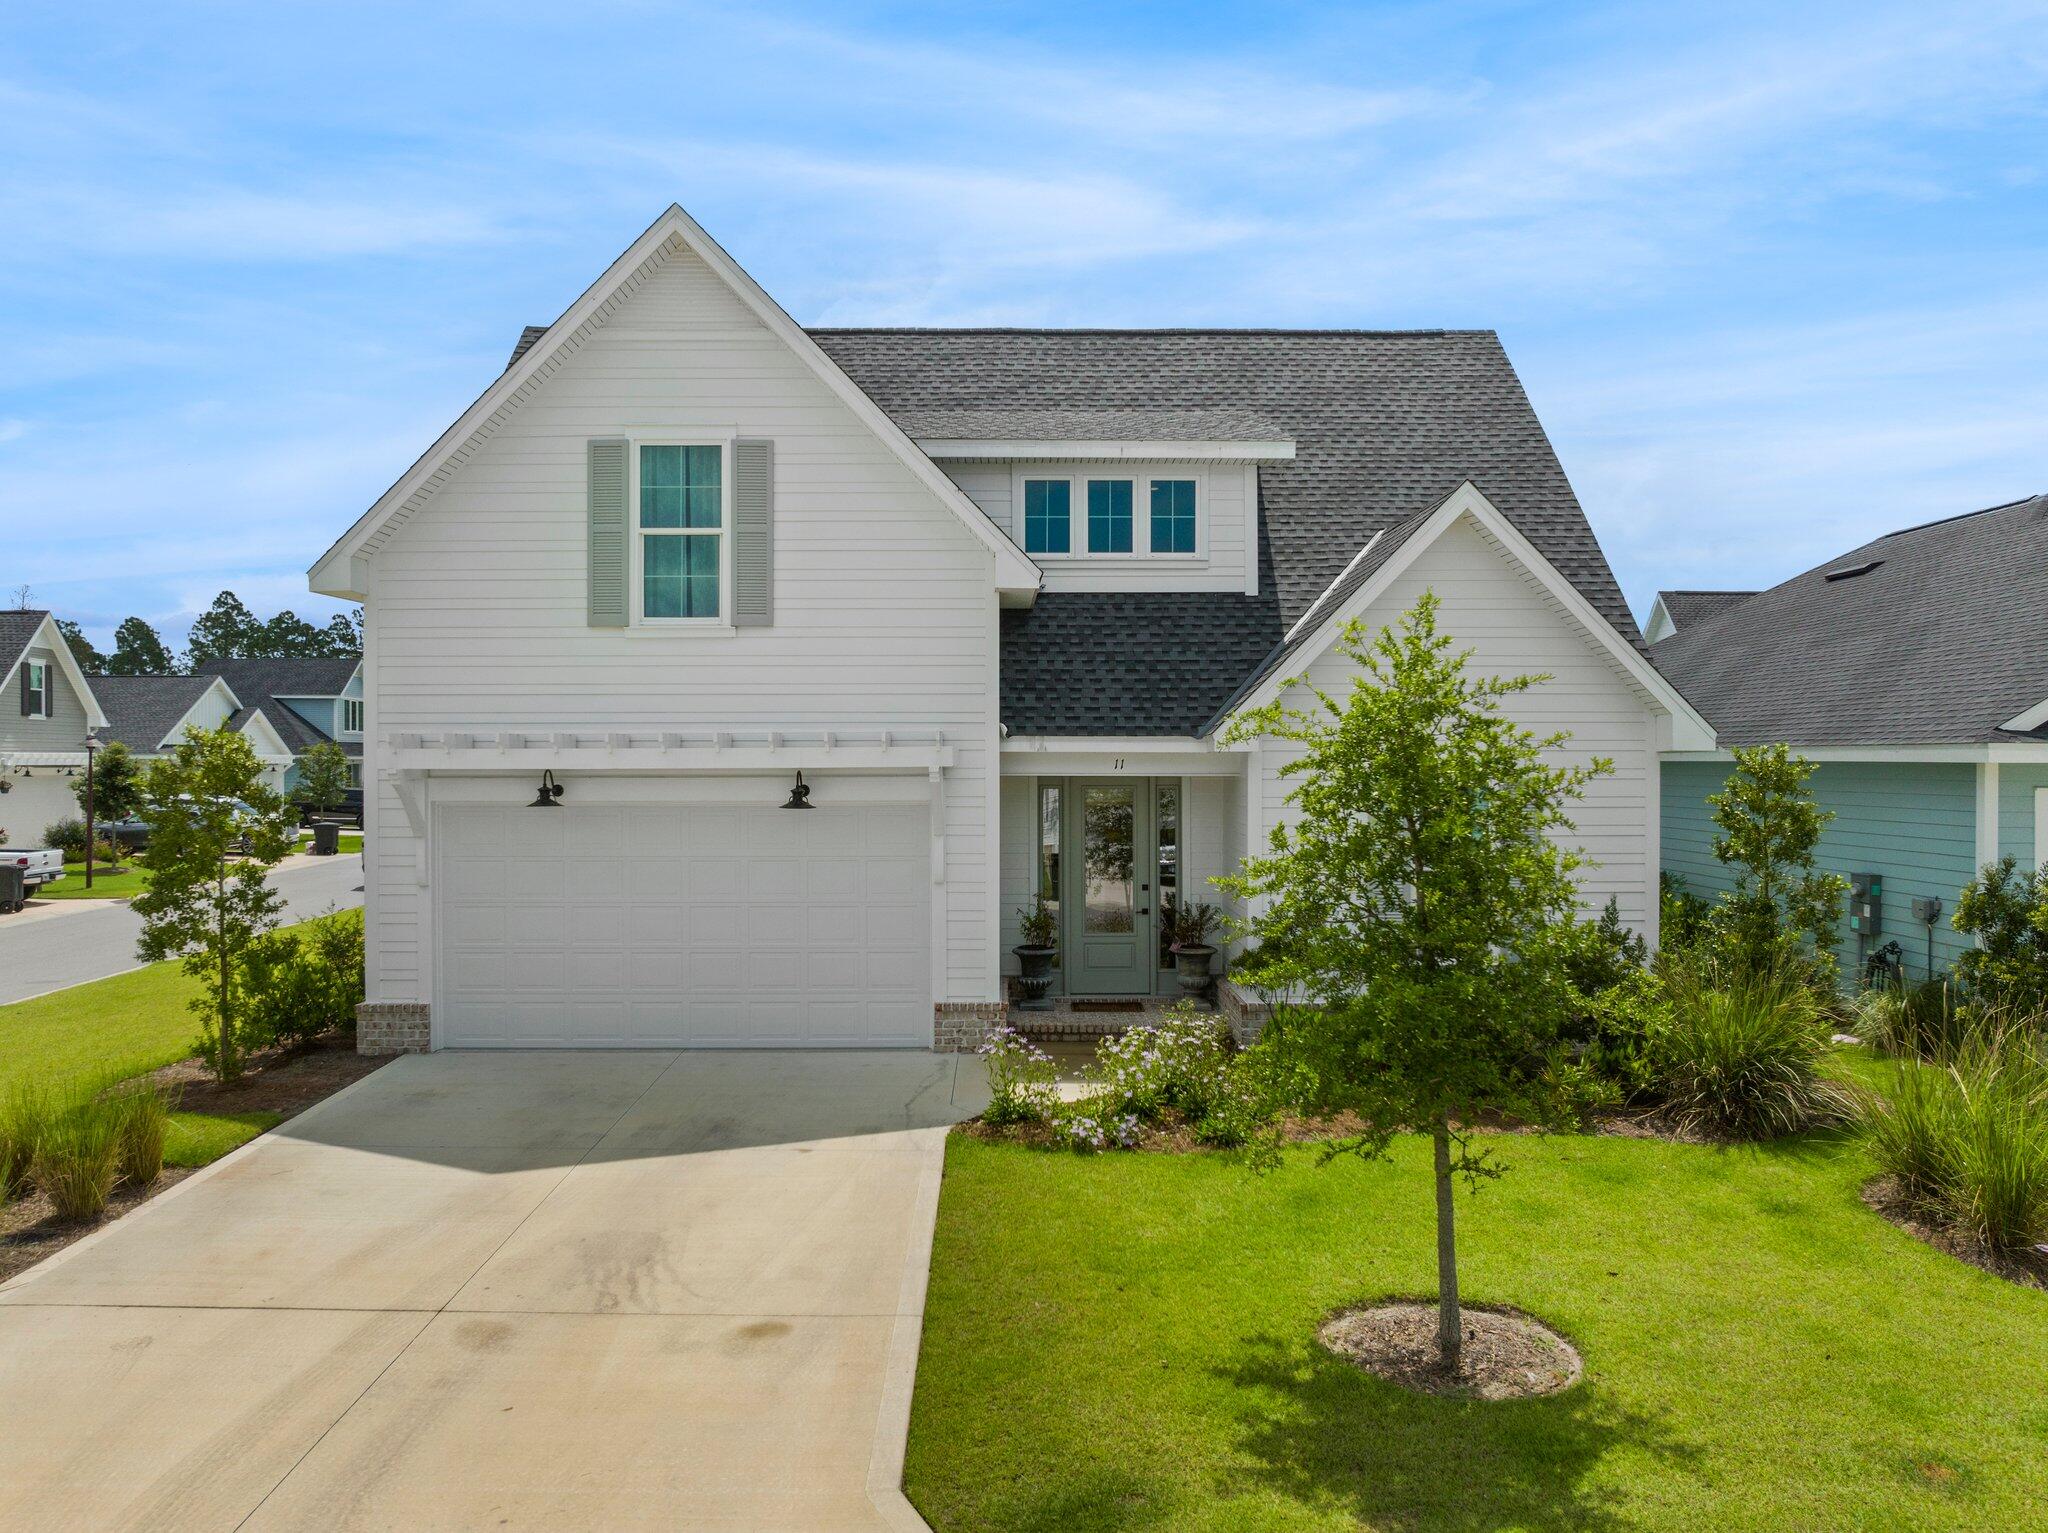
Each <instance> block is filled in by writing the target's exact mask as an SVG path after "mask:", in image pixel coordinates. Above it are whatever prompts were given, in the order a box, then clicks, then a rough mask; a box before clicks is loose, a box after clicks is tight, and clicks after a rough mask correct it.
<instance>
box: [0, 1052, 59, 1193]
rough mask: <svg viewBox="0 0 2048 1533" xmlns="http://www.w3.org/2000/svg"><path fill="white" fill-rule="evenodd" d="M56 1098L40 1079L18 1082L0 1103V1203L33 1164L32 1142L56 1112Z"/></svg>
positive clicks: (16, 1187) (16, 1189) (18, 1188)
mask: <svg viewBox="0 0 2048 1533" xmlns="http://www.w3.org/2000/svg"><path fill="white" fill-rule="evenodd" d="M57 1106H58V1104H57V1101H56V1099H55V1097H54V1096H53V1095H52V1094H51V1092H50V1089H49V1088H48V1087H47V1086H45V1085H43V1084H42V1083H41V1082H40V1081H32V1080H31V1081H20V1082H17V1083H16V1085H15V1086H14V1089H13V1090H11V1091H10V1092H8V1094H7V1098H6V1100H5V1102H0V1203H4V1202H6V1201H7V1199H8V1198H10V1197H12V1196H13V1195H14V1194H15V1193H16V1192H18V1191H19V1190H20V1189H21V1187H22V1184H23V1183H24V1182H26V1181H27V1180H28V1178H29V1172H30V1170H31V1169H32V1168H33V1166H34V1164H35V1158H36V1144H37V1142H38V1141H39V1140H40V1139H41V1138H42V1137H43V1131H44V1129H45V1128H47V1127H48V1126H49V1124H50V1121H51V1119H52V1118H54V1117H55V1116H56V1114H57Z"/></svg>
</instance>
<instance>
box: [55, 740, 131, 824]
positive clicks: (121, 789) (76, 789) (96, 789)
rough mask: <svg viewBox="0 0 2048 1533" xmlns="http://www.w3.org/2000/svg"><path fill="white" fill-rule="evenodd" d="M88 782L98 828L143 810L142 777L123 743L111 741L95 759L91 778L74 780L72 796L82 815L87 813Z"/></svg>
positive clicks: (94, 821) (101, 749)
mask: <svg viewBox="0 0 2048 1533" xmlns="http://www.w3.org/2000/svg"><path fill="white" fill-rule="evenodd" d="M88 781H89V782H90V785H91V789H92V794H91V797H92V818H93V824H94V826H95V827H98V826H103V825H105V824H106V823H107V822H108V821H109V820H125V819H127V818H128V817H129V816H130V815H132V814H134V813H135V812H136V810H138V809H140V808H141V807H142V774H141V772H140V770H139V769H138V768H137V767H136V765H135V758H134V757H133V756H131V755H130V754H129V753H128V747H127V746H125V745H123V744H122V743H121V742H120V741H119V740H112V741H109V742H108V743H107V744H106V745H104V746H102V747H101V748H100V749H99V751H98V752H97V753H96V754H95V755H94V756H93V763H92V776H91V778H90V779H87V778H84V777H77V778H73V779H72V782H71V793H72V796H73V797H74V798H76V799H77V800H78V812H79V813H80V814H84V813H85V806H86V788H87V784H88Z"/></svg>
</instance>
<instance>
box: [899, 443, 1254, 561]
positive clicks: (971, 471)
mask: <svg viewBox="0 0 2048 1533" xmlns="http://www.w3.org/2000/svg"><path fill="white" fill-rule="evenodd" d="M940 467H941V468H943V469H944V470H945V471H946V475H947V477H948V478H950V479H951V480H952V481H953V482H954V483H955V484H957V485H959V486H960V488H961V489H962V490H963V491H964V492H965V493H966V495H967V497H968V498H969V499H970V500H972V501H973V502H974V503H975V504H976V505H977V506H979V507H981V509H982V510H983V511H984V512H986V513H987V514H988V516H989V519H990V520H992V521H993V522H994V523H995V524H996V525H997V526H998V527H1000V528H1002V529H1003V531H1004V532H1006V533H1008V534H1009V535H1010V537H1011V539H1012V540H1013V541H1014V542H1015V543H1016V544H1017V546H1018V547H1019V548H1022V547H1023V546H1024V500H1023V490H1022V488H1021V487H1022V484H1023V482H1024V480H1025V479H1026V478H1031V479H1069V480H1072V481H1073V485H1074V498H1073V506H1072V511H1071V516H1072V518H1073V521H1072V532H1073V539H1072V541H1073V546H1074V548H1075V549H1076V550H1080V549H1083V548H1085V547H1086V544H1087V537H1088V488H1087V485H1088V481H1089V480H1090V479H1129V480H1131V481H1132V508H1131V522H1132V544H1133V546H1134V548H1136V549H1139V550H1142V549H1144V548H1145V547H1146V539H1147V534H1148V527H1149V523H1148V521H1147V517H1148V515H1149V512H1150V504H1151V502H1150V493H1149V489H1148V484H1147V481H1149V480H1151V479H1155V478H1156V479H1193V480H1195V481H1196V484H1197V489H1196V492H1195V500H1196V510H1195V520H1196V540H1197V546H1198V549H1199V557H1189V556H1187V555H1182V554H1176V555H1171V556H1168V555H1160V556H1158V557H1149V556H1147V555H1145V554H1144V553H1142V552H1139V553H1134V554H1133V555H1131V556H1130V557H1128V558H1125V557H1110V556H1103V555H1096V554H1086V555H1080V556H1070V557H1067V558H1058V557H1052V556H1044V557H1041V556H1039V555H1037V554H1033V555H1031V556H1030V557H1031V558H1032V559H1033V560H1035V561H1036V562H1037V564H1038V566H1039V568H1040V569H1042V570H1043V571H1044V572H1045V589H1046V590H1048V591H1242V590H1244V589H1245V588H1246V582H1247V580H1248V579H1249V578H1250V577H1251V575H1252V574H1253V573H1255V572H1254V571H1252V570H1251V569H1250V567H1249V566H1250V564H1251V563H1255V562H1256V560H1257V553H1256V549H1255V543H1256V533H1255V532H1254V531H1253V530H1252V529H1253V521H1252V514H1253V511H1254V508H1255V506H1256V503H1257V497H1258V469H1257V468H1256V467H1253V466H1252V465H1249V464H1241V463H1173V462H1166V461H1157V462H1148V463H1138V462H1131V463H1123V462H1118V463H1102V462H1095V463H1055V462H1032V463H979V462H976V463H942V464H941V465H940Z"/></svg>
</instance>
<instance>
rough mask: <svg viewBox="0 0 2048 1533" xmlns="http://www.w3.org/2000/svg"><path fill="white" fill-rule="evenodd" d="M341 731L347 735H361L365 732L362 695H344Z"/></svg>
mask: <svg viewBox="0 0 2048 1533" xmlns="http://www.w3.org/2000/svg"><path fill="white" fill-rule="evenodd" d="M341 732H342V733H343V734H345V735H359V734H361V733H362V732H363V700H362V699H361V698H360V697H344V698H343V699H342V700H341Z"/></svg>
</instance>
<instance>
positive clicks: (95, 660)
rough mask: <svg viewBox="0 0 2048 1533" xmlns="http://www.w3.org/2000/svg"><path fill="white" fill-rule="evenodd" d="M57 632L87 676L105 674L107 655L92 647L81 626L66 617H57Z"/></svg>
mask: <svg viewBox="0 0 2048 1533" xmlns="http://www.w3.org/2000/svg"><path fill="white" fill-rule="evenodd" d="M57 632H59V633H61V634H62V635H64V642H65V643H66V644H67V645H69V646H70V648H71V658H72V659H73V660H76V661H77V662H78V668H79V669H80V670H81V671H83V672H85V674H86V675H88V676H104V675H106V674H107V657H106V656H105V655H103V654H101V653H100V652H99V651H98V650H97V649H95V648H94V647H93V642H92V640H90V639H88V638H87V637H86V636H85V630H84V629H83V628H80V627H79V626H78V625H77V624H76V623H74V622H72V621H71V619H70V618H68V617H60V618H58V619H57Z"/></svg>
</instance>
